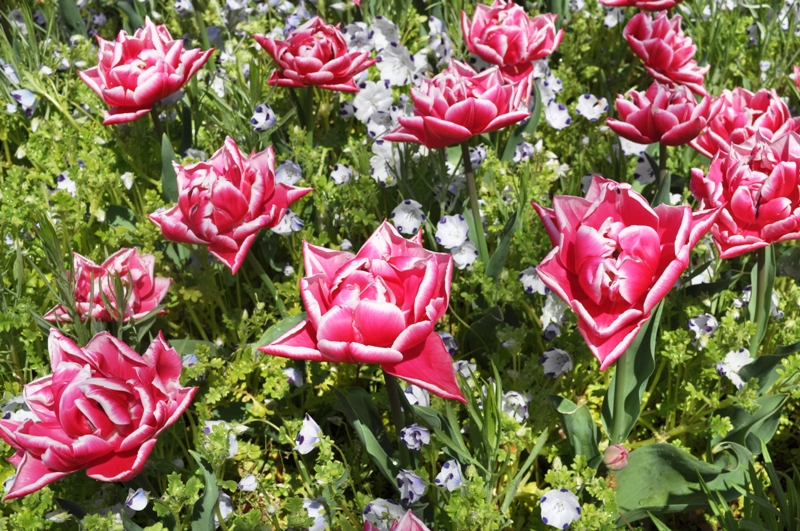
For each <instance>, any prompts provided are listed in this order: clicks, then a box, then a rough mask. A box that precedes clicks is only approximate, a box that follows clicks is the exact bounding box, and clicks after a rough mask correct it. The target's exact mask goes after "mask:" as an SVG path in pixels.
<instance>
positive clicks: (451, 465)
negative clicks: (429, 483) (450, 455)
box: [433, 459, 463, 492]
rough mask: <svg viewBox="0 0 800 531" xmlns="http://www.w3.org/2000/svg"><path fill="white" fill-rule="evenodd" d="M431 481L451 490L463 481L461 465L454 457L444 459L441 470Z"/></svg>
mask: <svg viewBox="0 0 800 531" xmlns="http://www.w3.org/2000/svg"><path fill="white" fill-rule="evenodd" d="M433 483H434V484H435V485H436V486H437V487H440V488H444V489H447V490H448V491H450V492H453V491H454V490H456V489H457V488H458V487H460V486H461V485H462V483H463V481H462V479H461V465H460V464H459V462H458V461H456V460H455V459H451V460H450V461H445V462H444V464H443V465H442V470H441V471H440V472H439V473H438V474H437V475H436V478H435V479H434V480H433Z"/></svg>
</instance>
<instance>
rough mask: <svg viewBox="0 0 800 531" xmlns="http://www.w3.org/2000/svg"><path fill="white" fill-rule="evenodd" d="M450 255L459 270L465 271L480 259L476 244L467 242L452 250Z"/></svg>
mask: <svg viewBox="0 0 800 531" xmlns="http://www.w3.org/2000/svg"><path fill="white" fill-rule="evenodd" d="M450 255H451V256H452V257H453V262H454V263H455V265H456V267H457V268H458V269H465V268H467V267H469V266H471V265H472V264H474V263H475V260H477V259H478V248H477V247H475V244H474V243H472V242H471V241H469V240H467V241H465V242H464V243H462V244H461V245H459V246H458V247H456V248H454V249H450Z"/></svg>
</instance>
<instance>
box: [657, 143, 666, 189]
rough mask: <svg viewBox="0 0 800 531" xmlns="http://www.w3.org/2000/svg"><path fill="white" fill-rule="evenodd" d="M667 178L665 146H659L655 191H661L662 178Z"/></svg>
mask: <svg viewBox="0 0 800 531" xmlns="http://www.w3.org/2000/svg"><path fill="white" fill-rule="evenodd" d="M666 176H667V145H666V144H659V145H658V183H657V184H658V188H657V189H656V190H661V183H663V182H664V178H666Z"/></svg>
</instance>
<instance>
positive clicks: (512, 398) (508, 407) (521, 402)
mask: <svg viewBox="0 0 800 531" xmlns="http://www.w3.org/2000/svg"><path fill="white" fill-rule="evenodd" d="M530 400H531V399H530V396H528V395H523V394H522V393H518V392H516V391H509V392H507V393H506V394H504V395H503V403H502V409H503V413H505V414H506V415H508V416H509V417H511V418H512V419H514V420H516V421H517V422H524V421H525V419H527V418H528V402H530Z"/></svg>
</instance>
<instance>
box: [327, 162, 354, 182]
mask: <svg viewBox="0 0 800 531" xmlns="http://www.w3.org/2000/svg"><path fill="white" fill-rule="evenodd" d="M353 173H354V172H353V168H351V167H350V165H349V164H334V165H333V171H332V172H331V179H333V182H334V183H336V184H338V185H342V184H347V183H349V182H350V179H352V178H353Z"/></svg>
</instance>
